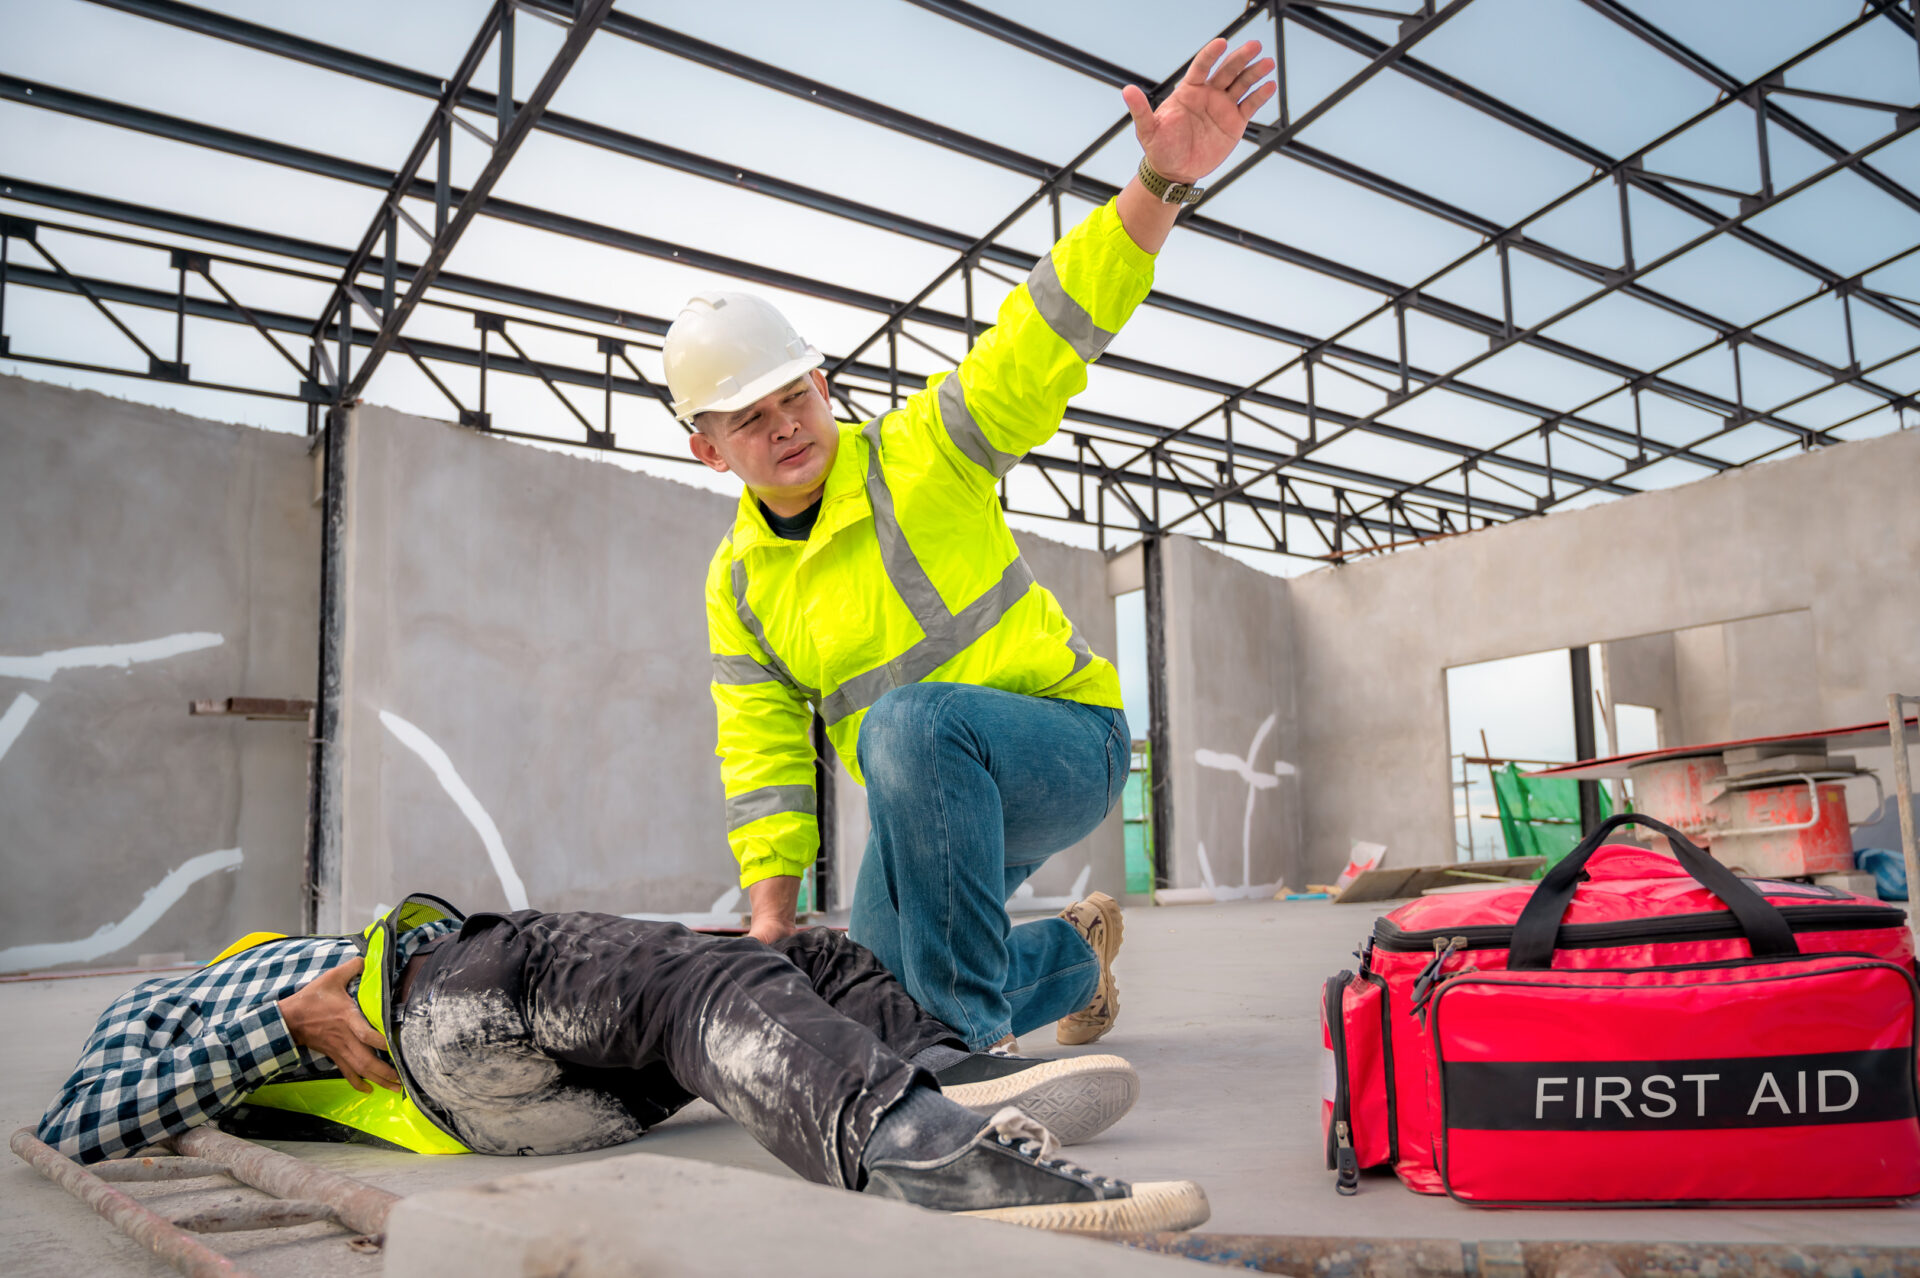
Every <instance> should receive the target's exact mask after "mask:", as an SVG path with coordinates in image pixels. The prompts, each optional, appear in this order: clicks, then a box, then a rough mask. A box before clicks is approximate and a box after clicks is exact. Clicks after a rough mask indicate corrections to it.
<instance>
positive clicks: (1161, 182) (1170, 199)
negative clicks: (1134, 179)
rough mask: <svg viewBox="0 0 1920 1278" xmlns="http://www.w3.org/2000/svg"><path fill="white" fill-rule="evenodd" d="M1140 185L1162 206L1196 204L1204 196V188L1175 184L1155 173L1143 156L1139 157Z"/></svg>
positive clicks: (1188, 184)
mask: <svg viewBox="0 0 1920 1278" xmlns="http://www.w3.org/2000/svg"><path fill="white" fill-rule="evenodd" d="M1140 185H1141V186H1143V187H1145V188H1146V189H1147V194H1149V195H1151V196H1153V198H1155V199H1156V200H1159V201H1160V202H1161V203H1162V204H1197V203H1199V202H1200V197H1201V196H1203V195H1205V194H1206V188H1205V187H1199V186H1195V185H1194V184H1193V183H1191V182H1175V181H1172V180H1171V179H1169V178H1164V177H1162V176H1160V175H1159V174H1158V173H1155V172H1154V171H1153V166H1152V165H1151V164H1148V163H1147V157H1146V156H1144V155H1143V156H1141V157H1140Z"/></svg>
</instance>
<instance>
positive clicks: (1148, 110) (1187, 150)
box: [1120, 40, 1277, 182]
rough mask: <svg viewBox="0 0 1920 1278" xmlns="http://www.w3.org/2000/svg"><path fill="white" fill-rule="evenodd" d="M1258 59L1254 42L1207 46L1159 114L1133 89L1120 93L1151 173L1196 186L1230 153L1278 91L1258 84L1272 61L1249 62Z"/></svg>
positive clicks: (1257, 45) (1215, 42) (1214, 42)
mask: <svg viewBox="0 0 1920 1278" xmlns="http://www.w3.org/2000/svg"><path fill="white" fill-rule="evenodd" d="M1222 54H1225V56H1224V57H1222V56H1221V55H1222ZM1259 54H1260V42H1259V41H1258V40H1249V41H1247V42H1246V43H1245V44H1243V45H1241V46H1240V47H1239V48H1237V49H1235V50H1234V51H1233V52H1232V53H1227V42H1226V41H1225V40H1210V41H1208V42H1207V46H1206V48H1204V49H1202V50H1200V52H1199V53H1198V54H1197V55H1196V56H1195V57H1194V59H1193V64H1192V65H1191V66H1189V67H1188V68H1187V73H1186V75H1184V76H1182V77H1181V79H1180V83H1179V84H1177V85H1175V86H1174V89H1173V92H1172V93H1170V94H1168V95H1167V97H1166V100H1165V101H1164V102H1162V103H1161V104H1160V106H1159V108H1158V109H1155V108H1154V107H1153V106H1152V104H1151V103H1149V102H1148V101H1147V95H1146V94H1145V93H1144V92H1143V91H1142V90H1141V89H1140V88H1139V87H1138V86H1137V85H1131V84H1130V85H1128V86H1127V87H1126V88H1124V89H1122V90H1121V91H1120V96H1121V97H1122V98H1123V99H1125V101H1126V104H1127V111H1128V113H1129V114H1131V115H1132V116H1133V131H1134V135H1135V136H1136V137H1138V138H1139V139H1140V149H1141V151H1142V152H1143V153H1145V155H1146V157H1147V163H1148V164H1150V165H1152V166H1153V171H1154V172H1155V173H1158V174H1159V175H1160V176H1161V177H1164V178H1167V179H1169V180H1171V181H1174V182H1197V181H1199V180H1200V179H1201V178H1203V177H1205V176H1206V175H1207V174H1209V173H1211V172H1213V171H1214V170H1215V169H1217V168H1219V167H1220V165H1221V163H1222V162H1223V161H1225V160H1226V158H1227V157H1228V156H1229V155H1231V154H1233V148H1234V147H1235V146H1237V145H1239V142H1240V139H1241V136H1242V135H1243V134H1244V133H1245V131H1246V127H1247V122H1248V121H1249V120H1251V119H1253V113H1254V112H1255V111H1258V110H1259V109H1260V108H1261V107H1263V106H1265V105H1266V104H1267V102H1268V100H1269V99H1271V98H1272V97H1273V95H1274V93H1275V92H1276V91H1277V86H1275V85H1274V83H1273V82H1272V81H1268V82H1267V83H1265V84H1261V83H1260V81H1261V80H1262V79H1263V78H1264V77H1265V76H1266V75H1267V73H1268V72H1270V71H1272V70H1273V59H1272V58H1260V60H1259V61H1257V62H1256V61H1254V59H1255V58H1257V57H1259ZM1256 85H1258V86H1259V87H1258V88H1256V87H1255V86H1256Z"/></svg>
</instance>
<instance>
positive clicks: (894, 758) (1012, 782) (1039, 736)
mask: <svg viewBox="0 0 1920 1278" xmlns="http://www.w3.org/2000/svg"><path fill="white" fill-rule="evenodd" d="M859 753H860V770H861V771H862V772H863V773H865V775H866V780H867V811H868V814H869V816H870V817H871V819H872V830H871V832H870V833H869V834H868V836H867V851H866V856H865V858H864V859H863V860H862V861H861V863H860V878H859V881H858V883H857V884H856V885H855V888H854V895H853V922H852V927H851V929H850V931H851V935H852V937H853V939H854V940H856V941H858V942H859V943H860V944H862V945H864V946H866V947H867V948H868V949H870V950H872V951H873V952H874V953H875V954H876V955H878V956H879V958H880V961H881V962H882V963H884V964H886V966H887V968H888V970H890V971H891V972H892V973H893V974H894V975H895V976H897V977H899V978H900V981H901V983H902V984H904V985H905V986H906V987H907V992H908V993H909V994H911V995H913V997H914V999H915V1001H917V1002H918V1003H919V1004H920V1005H921V1006H922V1007H924V1008H926V1009H927V1010H928V1011H929V1012H931V1013H933V1014H934V1015H935V1016H936V1017H938V1018H939V1019H940V1020H942V1021H944V1022H946V1023H947V1024H948V1025H951V1026H952V1027H953V1028H954V1030H955V1031H956V1032H957V1033H958V1034H959V1035H960V1036H961V1037H962V1038H964V1039H966V1040H967V1045H968V1046H969V1047H971V1048H973V1049H974V1050H976V1051H977V1050H980V1049H982V1048H985V1047H988V1046H991V1045H992V1044H993V1043H996V1042H998V1041H999V1040H1000V1039H1002V1038H1005V1037H1006V1036H1007V1035H1008V1034H1024V1033H1026V1032H1028V1031H1029V1030H1033V1029H1037V1028H1038V1027H1040V1026H1042V1025H1045V1024H1046V1023H1047V1022H1049V1021H1055V1020H1058V1019H1060V1018H1061V1017H1062V1016H1066V1015H1068V1014H1070V1013H1073V1012H1077V1011H1079V1010H1080V1009H1081V1008H1083V1007H1085V1006H1086V1005H1087V1003H1088V1001H1089V1000H1090V999H1092V997H1093V991H1094V987H1095V985H1096V984H1097V983H1098V981H1099V977H1100V968H1099V960H1098V959H1097V958H1096V957H1095V956H1094V953H1093V949H1092V947H1091V946H1089V945H1088V944H1087V943H1086V941H1085V940H1083V939H1082V938H1081V936H1080V933H1079V932H1077V931H1076V930H1074V927H1073V925H1072V924H1071V923H1068V922H1067V921H1066V920H1065V919H1059V918H1050V919H1040V920H1038V921H1035V922H1030V923H1022V924H1021V925H1020V926H1019V927H1014V926H1012V923H1011V921H1010V920H1009V919H1008V918H1007V911H1006V906H1005V902H1006V901H1007V900H1008V898H1010V897H1011V896H1012V895H1013V893H1014V889H1016V888H1018V887H1019V886H1020V885H1021V884H1022V883H1024V882H1026V880H1027V878H1028V877H1029V876H1031V875H1032V874H1033V872H1034V871H1035V870H1037V869H1039V868H1040V866H1041V864H1042V863H1043V862H1044V861H1045V860H1046V859H1047V858H1048V857H1050V856H1052V855H1053V854H1054V853H1055V852H1058V851H1060V849H1062V848H1065V847H1068V846H1071V845H1072V844H1074V843H1077V842H1079V841H1080V840H1081V839H1083V838H1085V837H1086V836H1087V835H1088V834H1089V833H1091V832H1092V831H1093V829H1094V828H1095V827H1096V826H1098V825H1099V824H1100V822H1101V821H1102V820H1104V819H1105V818H1106V815H1107V813H1108V812H1109V811H1110V810H1112V808H1113V805H1114V803H1115V802H1117V801H1118V800H1119V798H1120V792H1121V790H1122V789H1123V788H1124V787H1125V785H1126V781H1127V768H1128V764H1129V760H1130V757H1131V754H1132V740H1131V738H1130V737H1129V736H1128V732H1127V718H1126V715H1124V714H1123V713H1121V712H1120V711H1119V710H1109V709H1106V708H1104V707H1100V706H1087V705H1081V704H1079V703H1078V702H1074V701H1057V700H1052V699H1049V698H1046V697H1029V696H1022V695H1021V694H1019V693H1013V692H1000V691H997V690H995V689H992V688H978V687H974V686H972V685H970V684H961V683H920V684H914V685H912V686H910V687H905V688H896V689H894V690H893V691H892V692H889V693H888V694H887V695H886V696H884V697H882V698H880V700H879V701H877V702H875V703H874V705H873V708H872V709H870V710H868V711H867V717H866V721H865V722H864V723H862V724H861V726H860V748H859Z"/></svg>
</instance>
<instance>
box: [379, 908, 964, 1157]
mask: <svg viewBox="0 0 1920 1278" xmlns="http://www.w3.org/2000/svg"><path fill="white" fill-rule="evenodd" d="M397 1035H398V1043H397V1046H398V1048H399V1051H400V1053H401V1059H402V1060H403V1061H404V1063H405V1067H406V1069H407V1071H408V1073H409V1074H410V1075H411V1076H412V1078H413V1080H414V1082H415V1084H416V1085H417V1089H418V1091H419V1092H420V1093H422V1095H421V1097H419V1098H418V1099H420V1100H421V1102H422V1103H423V1104H424V1105H425V1106H426V1107H428V1108H430V1109H431V1110H432V1112H434V1113H435V1114H436V1115H438V1116H440V1117H441V1118H443V1119H444V1120H446V1121H447V1123H448V1125H449V1126H451V1127H452V1129H453V1131H454V1132H455V1133H456V1134H457V1135H458V1136H459V1137H460V1139H461V1140H462V1141H463V1142H464V1143H465V1144H466V1145H467V1146H468V1147H469V1148H471V1149H473V1150H474V1151H475V1152H478V1153H489V1154H554V1153H571V1152H574V1151H578V1150H584V1149H598V1148H602V1147H604V1146H607V1145H614V1144H619V1143H621V1142H623V1141H628V1140H632V1139H633V1138H634V1137H636V1136H638V1135H640V1134H641V1133H642V1132H644V1131H645V1130H646V1129H647V1128H649V1127H651V1126H653V1125H654V1124H656V1123H658V1122H661V1121H662V1120H664V1119H665V1118H667V1117H668V1116H669V1115H671V1114H672V1113H674V1111H676V1110H678V1109H680V1108H681V1107H682V1106H684V1105H685V1104H687V1102H689V1101H691V1100H692V1099H694V1098H695V1097H699V1098H701V1099H704V1100H706V1101H709V1102H711V1103H712V1104H713V1105H714V1106H715V1107H716V1108H717V1109H719V1110H720V1111H721V1112H723V1113H725V1114H727V1115H728V1116H729V1117H731V1118H733V1119H734V1120H735V1121H737V1122H738V1123H740V1125H741V1126H743V1127H745V1128H746V1129H747V1131H748V1132H749V1133H750V1134H751V1135H752V1136H753V1138H754V1139H755V1140H757V1141H759V1142H760V1144H761V1145H763V1146H765V1147H766V1149H767V1150H768V1151H769V1152H770V1153H772V1154H773V1155H774V1156H775V1157H776V1158H778V1159H779V1160H780V1161H781V1162H783V1163H785V1164H786V1165H787V1166H788V1167H790V1168H792V1169H793V1170H794V1171H795V1172H797V1173H799V1174H800V1175H802V1176H804V1177H806V1178H807V1179H808V1180H811V1181H816V1182H818V1183H821V1184H826V1185H833V1186H836V1187H840V1188H847V1189H857V1188H859V1187H860V1184H861V1181H862V1173H861V1170H860V1152H861V1150H862V1149H863V1148H864V1147H865V1145H866V1142H867V1139H868V1138H869V1137H870V1136H871V1135H872V1134H873V1129H874V1126H875V1124H876V1123H878V1121H879V1120H880V1118H881V1116H882V1115H883V1114H884V1113H885V1112H886V1111H887V1110H888V1109H889V1108H890V1107H892V1106H893V1105H894V1104H895V1103H896V1102H897V1101H899V1100H900V1099H901V1098H902V1097H903V1096H904V1095H905V1094H906V1092H907V1090H908V1088H909V1087H911V1086H912V1085H913V1084H915V1083H922V1084H927V1083H931V1082H932V1075H931V1074H929V1073H927V1071H925V1070H922V1069H919V1068H917V1067H916V1066H914V1065H911V1064H909V1063H908V1061H909V1058H911V1057H913V1056H914V1055H916V1054H918V1053H919V1052H921V1051H922V1050H924V1049H925V1048H928V1047H931V1046H933V1045H935V1044H938V1043H945V1044H948V1045H951V1046H956V1047H958V1046H963V1044H962V1043H961V1040H960V1039H959V1038H957V1037H956V1036H955V1035H954V1033H953V1031H952V1030H951V1029H949V1028H948V1027H947V1026H945V1025H943V1024H941V1023H940V1022H939V1021H937V1020H935V1019H934V1018H933V1017H931V1016H929V1015H928V1014H927V1013H926V1012H924V1011H922V1010H921V1009H920V1007H919V1005H918V1004H916V1003H915V1002H914V1001H913V1000H912V999H911V998H909V997H908V995H907V992H906V991H905V990H904V989H903V988H901V986H900V984H899V982H898V981H896V980H894V978H893V977H892V976H891V975H889V974H888V973H887V971H886V969H885V968H883V967H882V966H881V965H880V963H879V961H878V960H877V959H875V958H874V956H873V955H872V954H871V953H869V952H868V951H867V950H865V949H863V948H861V947H860V946H858V945H855V944H854V943H853V942H851V941H849V940H848V939H847V938H846V937H845V936H844V935H842V934H841V933H838V932H833V931H829V930H827V929H825V928H812V929H809V930H807V931H803V932H799V933H796V934H795V935H793V936H791V937H789V938H787V939H786V940H784V941H781V942H780V943H778V944H777V945H774V946H766V945H762V944H761V943H760V942H758V941H755V940H752V939H750V938H747V937H719V936H709V935H703V934H701V933H697V932H692V931H689V930H688V929H687V928H685V927H682V926H680V925H679V924H677V923H655V922H645V921H641V920H636V919H624V918H619V917H617V916H614V915H607V914H588V913H578V914H545V913H541V912H539V911H536V910H520V911H516V912H515V913H512V914H476V915H474V916H472V917H471V918H469V919H468V920H467V922H466V924H465V926H464V927H463V928H462V929H461V930H460V932H459V934H458V935H457V936H454V937H450V938H449V939H447V940H446V941H444V942H441V943H440V944H439V945H438V946H437V947H436V948H435V949H434V950H433V951H432V952H431V953H429V954H427V955H426V957H425V958H424V959H423V960H422V966H421V967H420V968H419V970H418V971H417V972H416V974H415V976H414V979H413V984H412V988H411V989H410V990H409V992H408V994H407V997H406V1001H405V1004H404V1009H403V1011H402V1013H401V1017H400V1024H399V1027H398V1030H397Z"/></svg>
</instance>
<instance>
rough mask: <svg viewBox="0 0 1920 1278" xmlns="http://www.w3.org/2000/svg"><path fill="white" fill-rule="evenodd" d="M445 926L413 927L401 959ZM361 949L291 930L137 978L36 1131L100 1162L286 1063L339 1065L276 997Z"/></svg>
mask: <svg viewBox="0 0 1920 1278" xmlns="http://www.w3.org/2000/svg"><path fill="white" fill-rule="evenodd" d="M447 930H448V928H447V927H446V926H444V925H433V926H430V927H427V928H418V929H415V930H414V931H413V932H411V933H409V934H408V935H407V936H406V937H405V938H404V940H403V943H402V955H403V957H406V956H410V955H411V953H412V951H413V949H414V948H416V947H417V946H418V945H419V944H420V943H421V942H423V941H425V940H427V939H429V938H430V937H431V936H434V935H439V934H441V933H443V932H445V931H447ZM358 952H359V951H358V948H357V947H356V946H355V945H354V943H353V941H352V940H350V939H346V938H341V937H333V936H323V937H288V938H286V939H284V940H279V941H269V942H267V943H266V944H264V945H260V946H256V947H255V948H253V949H251V950H246V951H243V952H241V953H240V954H237V955H235V956H234V957H233V958H230V959H227V960H226V961H224V962H221V963H217V964H214V965H213V966H211V967H203V968H200V969H198V970H196V971H194V972H190V973H187V974H185V975H182V976H175V977H163V978H161V979H158V980H152V981H146V982H144V983H142V984H140V985H137V986H135V987H134V988H133V989H132V990H130V991H128V992H127V993H126V994H125V995H123V996H122V997H121V998H119V999H118V1000H116V1001H115V1002H114V1004H113V1005H112V1006H111V1007H109V1008H108V1009H107V1010H106V1011H105V1012H104V1013H103V1014H102V1015H101V1017H100V1020H99V1022H98V1024H96V1025H95V1026H94V1031H93V1034H92V1036H91V1037H90V1038H88V1040H87V1044H86V1047H85V1048H84V1049H83V1050H82V1052H81V1054H80V1061H79V1064H78V1065H76V1066H75V1067H74V1071H73V1073H72V1075H70V1076H69V1077H68V1079H67V1081H66V1083H65V1085H64V1086H62V1087H61V1089H60V1094H59V1096H57V1097H56V1098H55V1099H54V1102H53V1104H52V1105H51V1106H50V1107H49V1108H48V1110H47V1112H46V1115H45V1117H43V1118H42V1119H41V1120H40V1129H39V1136H40V1139H41V1140H43V1141H45V1142H46V1143H47V1144H49V1145H51V1146H53V1148H55V1149H57V1150H59V1151H60V1152H61V1153H63V1154H65V1155H67V1156H68V1157H69V1158H74V1159H77V1160H78V1161H80V1162H82V1163H96V1162H100V1161H101V1160H103V1159H107V1158H113V1157H115V1156H117V1155H120V1154H124V1153H129V1152H131V1151H133V1150H136V1149H141V1148H144V1147H145V1146H148V1145H151V1144H153V1143H154V1142H155V1141H158V1140H163V1139H165V1138H166V1137H168V1136H178V1135H179V1134H180V1133H182V1132H184V1131H186V1130H188V1129H189V1128H191V1127H195V1126H197V1125H199V1124H201V1123H204V1122H206V1121H207V1120H208V1119H211V1118H215V1117H217V1116H219V1115H220V1114H222V1113H224V1112H225V1111H227V1110H229V1109H231V1108H233V1107H234V1106H235V1105H236V1104H238V1103H239V1102H240V1100H241V1099H242V1098H244V1097H245V1096H246V1094H247V1093H248V1092H250V1091H252V1090H253V1089H254V1088H256V1087H259V1086H261V1085H262V1084H263V1083H267V1082H270V1081H271V1080H272V1079H273V1078H274V1076H275V1075H277V1074H280V1073H282V1072H284V1071H286V1070H288V1069H290V1068H292V1067H293V1066H296V1065H299V1066H302V1067H304V1068H305V1069H306V1070H310V1071H313V1072H315V1073H323V1074H337V1072H338V1071H336V1070H334V1069H333V1067H332V1063H331V1062H330V1061H328V1060H327V1059H326V1058H325V1057H320V1056H316V1055H314V1054H313V1053H310V1052H308V1051H306V1050H304V1049H303V1048H301V1047H300V1046H299V1045H298V1044H296V1043H295V1042H294V1041H293V1036H292V1035H291V1034H290V1033H289V1032H288V1030H287V1023H286V1021H285V1019H284V1018H282V1017H281V1015H280V1006H279V1003H280V1000H281V999H283V998H286V997H287V996H288V995H290V994H292V993H294V992H295V991H297V990H299V989H300V988H301V987H302V986H304V985H306V984H307V982H309V981H311V980H313V979H314V978H315V977H316V976H319V975H320V974H321V973H322V972H325V971H327V970H328V969H330V968H334V967H337V966H339V965H340V964H341V963H344V962H346V961H347V960H348V959H350V958H353V957H355V956H356V955H357V954H358Z"/></svg>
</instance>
